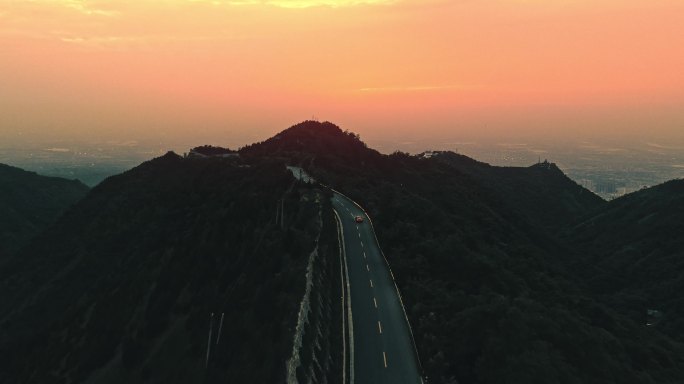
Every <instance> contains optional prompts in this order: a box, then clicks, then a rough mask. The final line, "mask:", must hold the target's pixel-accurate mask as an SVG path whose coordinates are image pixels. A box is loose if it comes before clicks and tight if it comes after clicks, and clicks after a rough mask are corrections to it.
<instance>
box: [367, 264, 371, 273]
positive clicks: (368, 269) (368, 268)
mask: <svg viewBox="0 0 684 384" xmlns="http://www.w3.org/2000/svg"><path fill="white" fill-rule="evenodd" d="M366 271H368V272H370V267H369V266H368V264H366Z"/></svg>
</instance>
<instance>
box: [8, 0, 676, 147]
mask: <svg viewBox="0 0 684 384" xmlns="http://www.w3.org/2000/svg"><path fill="white" fill-rule="evenodd" d="M682 47H684V1H681V0H452V1H446V0H444V1H443V0H420V1H411V0H405V1H402V0H394V1H392V0H376V1H373V0H366V1H364V0H346V1H345V0H339V1H335V0H293V1H287V0H272V1H268V0H265V1H259V0H234V1H228V0H218V1H209V0H121V1H117V0H92V1H87V0H18V1H13V0H2V1H0V140H3V141H5V142H9V143H11V142H12V140H14V139H17V138H18V137H27V136H28V137H44V138H53V137H65V138H79V137H84V138H85V137H87V138H107V139H112V138H114V139H121V140H130V139H137V140H145V139H150V138H154V137H158V136H159V137H165V138H167V139H168V138H172V139H177V140H181V141H182V140H190V141H192V140H193V139H192V138H193V137H194V138H195V139H197V138H201V140H203V141H209V140H215V142H216V143H219V144H220V143H221V142H222V141H226V140H228V141H231V142H239V143H242V144H245V143H247V142H250V141H253V140H260V139H263V138H265V137H266V136H268V135H270V134H272V133H274V132H276V131H279V130H281V129H283V128H286V127H287V126H289V125H291V124H293V123H296V122H298V121H301V120H304V119H307V118H310V117H311V116H316V117H317V118H319V119H321V120H330V121H333V122H336V123H338V124H340V125H342V126H343V128H349V129H352V130H354V131H357V132H359V133H361V135H362V137H364V138H371V139H373V138H380V137H387V136H389V137H397V138H425V137H428V138H430V137H435V138H436V140H437V139H439V138H444V137H450V138H458V137H461V136H463V137H468V138H497V137H518V136H520V137H528V136H530V135H539V136H543V137H545V138H551V139H558V138H563V139H564V138H568V137H576V136H577V137H580V138H583V137H585V136H586V137H599V136H608V135H614V136H615V135H617V136H620V137H632V136H634V137H639V138H644V137H658V138H660V139H663V140H670V139H671V140H675V139H676V140H684V69H683V68H684V49H682Z"/></svg>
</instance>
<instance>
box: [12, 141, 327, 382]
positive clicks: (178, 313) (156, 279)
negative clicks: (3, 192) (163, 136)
mask: <svg viewBox="0 0 684 384" xmlns="http://www.w3.org/2000/svg"><path fill="white" fill-rule="evenodd" d="M278 207H281V208H278ZM324 211H325V212H329V211H330V205H329V203H328V200H327V199H326V198H324V197H323V195H322V192H321V191H320V190H315V189H312V188H309V187H307V186H306V185H301V184H298V183H297V182H296V181H295V179H294V178H293V177H292V175H291V174H290V173H289V172H288V171H287V170H286V169H285V167H284V166H282V165H281V164H276V163H268V162H265V163H253V164H239V163H235V162H232V161H228V160H225V159H192V158H185V159H184V158H182V157H180V156H177V155H175V154H173V153H169V154H167V155H165V156H163V157H160V158H157V159H154V160H152V161H149V162H147V163H145V164H142V165H141V166H139V167H137V168H135V169H133V170H131V171H128V172H126V173H124V174H122V175H119V176H115V177H112V178H110V179H108V180H106V181H105V182H103V183H102V184H100V185H98V186H97V187H96V188H94V189H93V191H92V193H90V194H89V195H88V196H87V197H86V198H85V199H83V200H82V201H80V202H79V203H78V204H77V205H76V206H74V207H73V208H72V209H71V210H69V211H68V212H67V213H66V214H65V215H64V216H63V217H62V218H61V219H60V220H59V221H58V223H57V224H56V225H55V226H53V227H52V228H51V229H49V230H48V231H46V232H45V233H43V234H42V235H41V236H40V237H39V238H37V239H36V241H34V242H33V243H32V244H31V245H30V246H28V247H26V248H24V249H23V250H22V251H21V252H19V254H18V256H17V257H15V258H13V259H11V260H10V262H8V263H6V264H5V265H3V266H1V267H0V282H1V286H0V355H2V356H3V359H0V382H3V383H10V382H11V383H23V382H39V383H66V382H72V383H124V382H125V383H143V382H144V383H188V382H194V383H197V382H207V383H213V382H225V381H226V378H228V379H229V380H230V381H231V382H242V383H279V382H284V380H285V374H286V370H285V364H286V360H287V359H289V358H290V356H291V354H292V340H293V335H294V328H295V323H296V321H297V312H298V310H299V302H300V301H301V299H302V295H303V292H304V285H305V272H306V268H307V259H308V255H309V254H310V253H311V251H312V250H313V249H314V246H315V239H316V238H317V237H318V236H320V234H321V231H322V229H321V224H322V223H321V220H320V217H322V216H320V215H321V213H322V212H324ZM277 212H278V218H276V213H277ZM325 217H327V216H325ZM276 219H278V221H277V222H276ZM326 222H330V220H326ZM326 228H327V227H326ZM324 230H325V231H326V233H332V236H333V238H334V236H335V230H334V228H332V227H330V228H327V229H324ZM323 238H325V236H323ZM333 246H334V248H333V249H332V250H331V249H330V248H329V246H328V245H326V244H321V245H320V246H319V247H318V253H319V255H321V257H328V254H329V253H330V254H331V255H332V256H330V257H334V258H335V259H334V260H337V255H338V254H337V248H336V245H334V244H333ZM332 265H338V264H337V263H335V264H332ZM338 275H339V272H338ZM333 276H334V275H333ZM335 288H339V283H338V284H336V285H335ZM328 296H331V297H337V296H332V295H330V294H328ZM337 307H338V306H335V308H337ZM211 313H213V314H214V317H213V320H211ZM221 314H225V318H224V319H223V323H222V325H220V318H221ZM338 318H339V316H336V317H335V319H338ZM219 327H220V328H221V330H222V332H221V335H220V339H219V333H218V332H219ZM210 329H211V330H212V331H211V332H212V335H211V339H209V332H210V331H209V330H210ZM335 329H339V327H336V328H335ZM329 341H330V342H331V343H333V345H335V346H336V349H340V347H339V342H336V341H335V339H334V337H332V336H331V337H330V338H329ZM208 344H209V345H210V348H211V351H210V357H209V359H208V360H207V353H208V352H207V349H208ZM331 369H332V368H331ZM320 374H321V375H324V374H326V372H322V373H320ZM328 374H330V373H328Z"/></svg>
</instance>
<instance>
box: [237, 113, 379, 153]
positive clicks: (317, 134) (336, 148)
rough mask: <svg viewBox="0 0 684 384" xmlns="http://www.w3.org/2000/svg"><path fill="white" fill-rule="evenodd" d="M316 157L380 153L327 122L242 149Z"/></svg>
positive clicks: (288, 131)
mask: <svg viewBox="0 0 684 384" xmlns="http://www.w3.org/2000/svg"><path fill="white" fill-rule="evenodd" d="M293 153H296V154H299V155H313V156H316V157H327V156H330V155H332V156H335V157H339V158H342V159H351V158H356V159H358V158H360V157H364V156H368V155H373V154H377V152H376V151H374V150H372V149H369V148H368V147H367V146H366V144H365V143H364V142H363V141H361V138H360V136H359V135H358V134H356V133H353V132H350V131H347V130H342V128H340V127H338V126H337V125H335V124H333V123H331V122H328V121H325V122H319V121H314V120H306V121H303V122H301V123H299V124H296V125H293V126H291V127H290V128H288V129H286V130H284V131H282V132H280V133H278V134H276V135H275V136H273V137H272V138H270V139H268V140H266V141H263V142H260V143H255V144H252V145H248V146H246V147H244V148H242V149H240V154H242V155H257V156H259V155H270V156H272V155H278V154H280V155H284V154H293Z"/></svg>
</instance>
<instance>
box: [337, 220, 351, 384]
mask: <svg viewBox="0 0 684 384" xmlns="http://www.w3.org/2000/svg"><path fill="white" fill-rule="evenodd" d="M333 211H334V212H335V216H336V217H337V220H338V225H339V228H340V233H341V234H342V256H343V257H344V275H345V278H346V280H347V329H349V384H354V323H353V321H352V309H351V287H350V286H349V268H348V266H347V252H346V250H345V246H344V228H343V226H342V220H341V219H340V215H338V214H337V211H335V210H334V209H333ZM343 369H344V367H343Z"/></svg>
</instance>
